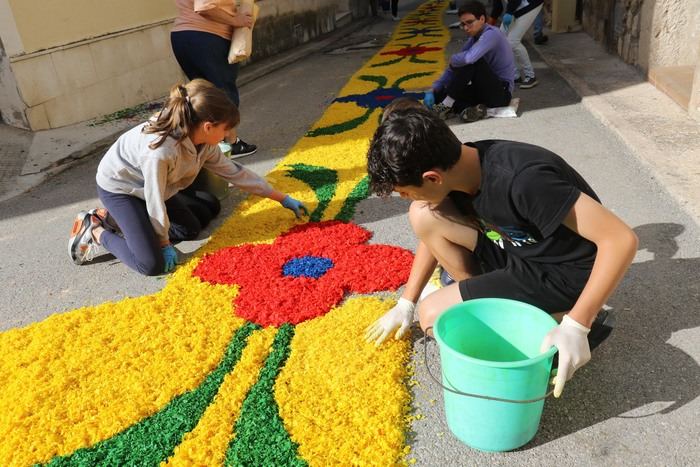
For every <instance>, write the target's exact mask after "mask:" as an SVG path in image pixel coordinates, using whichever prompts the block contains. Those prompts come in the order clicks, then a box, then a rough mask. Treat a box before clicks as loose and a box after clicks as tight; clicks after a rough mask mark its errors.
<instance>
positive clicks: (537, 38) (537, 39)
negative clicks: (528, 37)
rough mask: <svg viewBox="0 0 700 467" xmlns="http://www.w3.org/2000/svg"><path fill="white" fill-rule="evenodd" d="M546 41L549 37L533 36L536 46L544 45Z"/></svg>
mask: <svg viewBox="0 0 700 467" xmlns="http://www.w3.org/2000/svg"><path fill="white" fill-rule="evenodd" d="M548 40H549V36H548V35H546V34H538V35H536V36H535V44H536V45H542V44H546V43H547V41H548Z"/></svg>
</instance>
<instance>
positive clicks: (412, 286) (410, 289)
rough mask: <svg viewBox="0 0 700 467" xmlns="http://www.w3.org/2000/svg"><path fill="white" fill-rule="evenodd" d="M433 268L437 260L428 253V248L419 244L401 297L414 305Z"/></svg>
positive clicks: (421, 243)
mask: <svg viewBox="0 0 700 467" xmlns="http://www.w3.org/2000/svg"><path fill="white" fill-rule="evenodd" d="M435 266H437V260H436V259H435V257H434V256H433V255H432V253H430V250H429V249H428V247H427V246H426V245H425V244H424V243H423V242H420V243H419V244H418V247H417V248H416V255H415V257H414V258H413V265H412V266H411V273H410V274H409V276H408V282H406V288H405V289H404V291H403V294H402V295H401V296H402V297H403V298H405V299H406V300H409V301H411V302H413V303H416V302H417V301H418V297H420V294H421V292H422V291H423V288H424V287H425V284H427V283H428V281H429V280H430V276H431V275H432V274H433V271H434V270H435Z"/></svg>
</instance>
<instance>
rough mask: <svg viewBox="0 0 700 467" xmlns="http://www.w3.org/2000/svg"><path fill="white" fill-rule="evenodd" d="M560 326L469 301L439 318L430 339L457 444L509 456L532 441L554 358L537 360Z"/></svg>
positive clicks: (520, 309)
mask: <svg viewBox="0 0 700 467" xmlns="http://www.w3.org/2000/svg"><path fill="white" fill-rule="evenodd" d="M556 324H557V323H556V321H554V319H553V318H552V317H551V316H549V315H548V314H547V313H545V312H544V311H542V310H540V309H539V308H536V307H534V306H532V305H528V304H526V303H522V302H518V301H515V300H506V299H500V298H482V299H475V300H469V301H466V302H464V303H460V304H459V305H455V306H453V307H451V308H449V309H447V310H446V311H445V312H444V313H443V314H441V315H440V317H439V318H438V319H437V321H436V322H435V326H434V328H433V332H434V334H435V339H436V340H437V342H438V345H439V348H440V362H441V364H442V385H443V388H444V398H445V416H446V418H447V425H448V426H449V427H450V430H451V431H452V433H454V435H455V436H456V437H457V438H458V439H459V440H461V441H462V442H464V443H465V444H467V445H469V446H471V447H473V448H476V449H479V450H482V451H509V450H511V449H515V448H518V447H520V446H522V445H524V444H526V443H527V442H528V441H530V440H531V439H532V438H533V437H534V436H535V433H537V429H538V427H539V424H540V417H541V416H542V408H543V407H544V399H545V398H546V397H547V395H548V393H547V387H548V383H549V379H550V372H551V368H552V358H553V357H554V354H555V353H556V349H555V348H554V347H552V348H551V349H549V350H548V351H547V352H545V353H542V354H540V344H541V342H542V339H543V338H544V336H545V335H546V334H547V332H549V330H550V329H552V328H553V327H554V326H556ZM426 362H427V359H426Z"/></svg>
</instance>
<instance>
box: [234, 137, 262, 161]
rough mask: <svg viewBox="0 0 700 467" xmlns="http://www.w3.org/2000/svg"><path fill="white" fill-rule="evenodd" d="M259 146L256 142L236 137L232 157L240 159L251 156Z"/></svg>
mask: <svg viewBox="0 0 700 467" xmlns="http://www.w3.org/2000/svg"><path fill="white" fill-rule="evenodd" d="M257 150H258V147H257V146H256V145H254V144H248V143H246V142H245V141H243V140H242V139H241V138H236V142H235V143H233V144H232V145H231V156H230V158H231V159H238V158H239V157H245V156H250V155H251V154H255V152H256V151H257Z"/></svg>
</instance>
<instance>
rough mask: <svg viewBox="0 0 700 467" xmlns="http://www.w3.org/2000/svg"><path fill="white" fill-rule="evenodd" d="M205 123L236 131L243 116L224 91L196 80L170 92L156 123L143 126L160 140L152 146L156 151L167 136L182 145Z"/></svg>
mask: <svg viewBox="0 0 700 467" xmlns="http://www.w3.org/2000/svg"><path fill="white" fill-rule="evenodd" d="M203 122H211V123H213V124H215V125H218V124H220V123H225V124H226V125H227V126H228V127H229V128H234V127H235V126H236V125H238V123H239V122H240V114H239V113H238V108H236V105H235V104H234V103H233V102H231V100H230V99H229V98H228V96H227V95H226V93H225V92H224V91H222V90H221V89H219V88H217V87H216V86H214V85H213V84H211V83H210V82H209V81H206V80H203V79H195V80H192V81H190V82H189V83H187V84H185V85H182V84H176V85H175V86H173V87H172V88H170V95H169V96H168V99H167V101H166V103H165V106H164V107H163V110H161V111H160V112H159V113H158V114H157V115H156V117H155V120H152V121H150V122H149V123H148V124H147V125H146V126H144V128H143V132H144V133H153V134H157V135H159V136H160V137H159V138H158V139H157V140H155V141H153V142H152V143H151V144H150V145H149V147H150V148H151V149H156V148H158V147H159V146H161V145H162V144H163V142H164V141H165V140H166V138H167V137H168V136H170V137H172V138H175V139H176V140H177V144H180V142H182V140H184V139H185V138H187V137H189V136H190V135H192V133H193V132H194V130H195V129H196V128H197V127H198V126H199V125H200V124H201V123H203Z"/></svg>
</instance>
